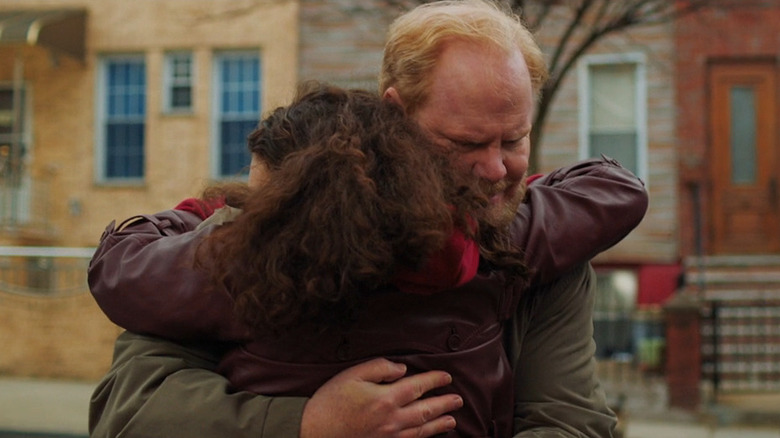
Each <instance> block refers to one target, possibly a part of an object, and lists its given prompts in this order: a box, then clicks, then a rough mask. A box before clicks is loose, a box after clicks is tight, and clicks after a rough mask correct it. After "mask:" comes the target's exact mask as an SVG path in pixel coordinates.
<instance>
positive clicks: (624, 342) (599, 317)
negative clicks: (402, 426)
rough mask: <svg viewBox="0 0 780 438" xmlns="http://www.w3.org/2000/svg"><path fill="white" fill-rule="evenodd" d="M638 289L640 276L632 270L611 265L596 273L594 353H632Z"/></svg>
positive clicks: (612, 354) (605, 356)
mask: <svg viewBox="0 0 780 438" xmlns="http://www.w3.org/2000/svg"><path fill="white" fill-rule="evenodd" d="M638 289H639V280H638V278H637V274H636V272H635V271H633V270H629V269H612V270H605V271H600V272H597V273H596V303H595V306H594V309H593V310H594V311H593V338H594V339H595V341H596V357H598V358H615V357H617V356H619V355H633V354H634V340H633V315H634V310H635V309H636V302H637V295H638Z"/></svg>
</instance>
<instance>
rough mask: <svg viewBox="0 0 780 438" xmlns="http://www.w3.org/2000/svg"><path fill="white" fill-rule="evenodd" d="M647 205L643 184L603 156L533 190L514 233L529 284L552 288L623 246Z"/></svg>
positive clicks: (540, 181)
mask: <svg viewBox="0 0 780 438" xmlns="http://www.w3.org/2000/svg"><path fill="white" fill-rule="evenodd" d="M647 205H648V196H647V191H646V190H645V187H644V184H643V183H642V181H641V180H640V179H639V178H637V177H636V176H634V174H632V173H631V172H630V171H628V170H626V169H625V168H623V167H622V166H621V165H620V164H619V163H618V162H617V161H615V160H613V159H610V158H607V157H604V156H602V158H593V159H589V160H585V161H582V162H579V163H576V164H574V165H572V166H569V167H564V168H561V169H558V170H555V171H553V172H552V173H550V174H548V175H546V176H544V177H542V178H539V179H537V180H536V181H534V182H532V183H531V184H529V186H528V190H527V192H526V198H525V201H524V202H523V203H522V204H521V205H520V207H519V208H518V214H517V217H516V218H515V221H514V222H513V224H512V230H511V232H512V236H513V239H515V242H516V244H517V247H519V248H521V249H522V250H523V251H525V254H526V264H527V266H528V267H529V268H530V269H531V274H532V277H531V283H532V284H539V283H542V284H543V283H548V282H550V281H552V280H553V279H555V278H557V277H558V276H559V275H561V274H562V273H565V272H567V271H568V270H569V269H571V268H573V267H574V266H577V265H579V264H581V263H584V262H586V261H589V260H590V259H592V258H593V257H595V256H596V255H597V254H599V253H600V252H602V251H604V250H606V249H608V248H610V247H611V246H613V245H615V244H616V243H618V242H620V241H621V240H622V239H623V238H624V237H626V236H627V235H628V233H630V232H631V231H632V230H633V229H634V228H636V226H637V225H639V223H640V222H641V221H642V218H644V216H645V212H646V211H647Z"/></svg>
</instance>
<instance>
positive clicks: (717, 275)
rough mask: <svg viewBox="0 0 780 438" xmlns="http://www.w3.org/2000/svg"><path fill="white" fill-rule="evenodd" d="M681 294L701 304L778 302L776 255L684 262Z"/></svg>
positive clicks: (779, 257)
mask: <svg viewBox="0 0 780 438" xmlns="http://www.w3.org/2000/svg"><path fill="white" fill-rule="evenodd" d="M684 267H685V285H684V287H683V291H684V292H685V293H688V294H691V295H693V296H697V297H698V298H701V299H703V300H705V301H710V300H724V301H742V300H778V301H780V255H775V254H772V255H725V256H703V257H689V258H687V259H686V260H685V263H684Z"/></svg>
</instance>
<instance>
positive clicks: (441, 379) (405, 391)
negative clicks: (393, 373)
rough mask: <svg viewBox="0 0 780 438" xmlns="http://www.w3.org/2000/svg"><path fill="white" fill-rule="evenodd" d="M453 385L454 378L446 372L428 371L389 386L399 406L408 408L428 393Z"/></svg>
mask: <svg viewBox="0 0 780 438" xmlns="http://www.w3.org/2000/svg"><path fill="white" fill-rule="evenodd" d="M450 383H452V376H450V375H449V374H448V373H446V372H444V371H428V372H425V373H420V374H415V375H413V376H409V377H404V378H403V379H400V380H397V381H396V382H393V383H391V384H390V385H388V387H389V389H390V392H391V396H392V397H393V399H394V400H395V402H396V403H397V404H398V405H399V406H406V405H408V404H410V403H412V402H414V401H415V400H417V399H419V398H420V397H422V396H423V394H425V393H426V392H428V391H430V390H432V389H436V388H441V387H442V386H447V385H449V384H450Z"/></svg>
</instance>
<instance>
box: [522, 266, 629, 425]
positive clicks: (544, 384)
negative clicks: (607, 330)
mask: <svg viewBox="0 0 780 438" xmlns="http://www.w3.org/2000/svg"><path fill="white" fill-rule="evenodd" d="M594 299H595V274H594V272H593V269H592V268H591V267H590V265H589V264H584V265H581V267H578V268H576V269H574V270H573V271H571V272H570V273H569V274H567V275H564V276H562V277H560V278H559V279H558V280H556V281H555V282H553V283H551V284H549V285H547V286H544V287H541V288H538V289H530V290H527V291H526V292H525V295H524V296H523V298H522V301H521V303H520V307H519V309H518V315H517V319H516V321H515V323H516V324H515V326H514V328H515V331H514V333H511V335H512V337H513V339H512V348H510V353H511V356H510V358H511V359H512V361H513V365H514V367H515V368H514V369H515V433H516V435H515V438H575V437H576V438H586V437H587V438H605V437H611V436H614V428H615V425H616V422H617V419H616V416H615V414H614V413H613V412H612V411H611V410H610V409H609V407H608V406H607V401H606V397H605V395H604V391H603V390H602V388H601V387H600V385H599V382H598V378H597V376H596V360H595V356H594V354H595V350H596V344H595V342H594V340H593V303H594Z"/></svg>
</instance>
